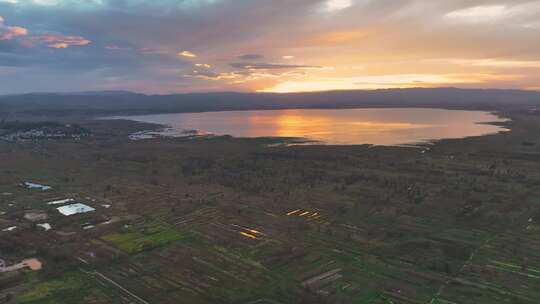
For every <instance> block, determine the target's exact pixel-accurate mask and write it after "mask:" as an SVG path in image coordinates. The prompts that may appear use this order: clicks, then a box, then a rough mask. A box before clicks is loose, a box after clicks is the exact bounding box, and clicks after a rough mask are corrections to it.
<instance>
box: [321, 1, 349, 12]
mask: <svg viewBox="0 0 540 304" xmlns="http://www.w3.org/2000/svg"><path fill="white" fill-rule="evenodd" d="M352 5H353V1H352V0H327V1H326V2H325V3H324V10H326V11H329V12H335V11H340V10H343V9H346V8H348V7H351V6H352Z"/></svg>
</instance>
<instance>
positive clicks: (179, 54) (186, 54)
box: [177, 51, 197, 58]
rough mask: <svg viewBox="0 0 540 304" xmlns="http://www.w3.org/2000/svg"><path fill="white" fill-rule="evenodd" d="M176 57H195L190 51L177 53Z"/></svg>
mask: <svg viewBox="0 0 540 304" xmlns="http://www.w3.org/2000/svg"><path fill="white" fill-rule="evenodd" d="M177 55H178V56H181V57H188V58H194V57H197V55H195V54H194V53H192V52H190V51H180V52H178V54H177Z"/></svg>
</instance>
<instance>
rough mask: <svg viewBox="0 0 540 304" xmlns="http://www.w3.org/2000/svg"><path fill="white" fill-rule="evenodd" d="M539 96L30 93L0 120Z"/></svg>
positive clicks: (471, 102)
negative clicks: (13, 117) (19, 116)
mask: <svg viewBox="0 0 540 304" xmlns="http://www.w3.org/2000/svg"><path fill="white" fill-rule="evenodd" d="M537 106H540V92H536V91H520V90H496V89H458V88H433V89H432V88H413V89H385V90H362V91H359V90H355V91H329V92H314V93H288V94H275V93H235V92H222V93H190V94H172V95H145V94H139V93H133V92H128V91H102V92H80V93H32V94H22V95H4V96H0V117H6V116H9V115H17V114H25V115H41V116H43V115H48V116H69V115H84V116H87V115H90V116H98V115H118V114H147V113H180V112H205V111H224V110H255V109H259V110H260V109H290V108H323V109H327V108H361V107H437V108H460V109H483V110H504V109H510V108H511V109H527V108H531V107H537Z"/></svg>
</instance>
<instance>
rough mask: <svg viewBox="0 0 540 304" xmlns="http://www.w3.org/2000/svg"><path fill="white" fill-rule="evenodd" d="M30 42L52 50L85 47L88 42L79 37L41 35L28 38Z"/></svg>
mask: <svg viewBox="0 0 540 304" xmlns="http://www.w3.org/2000/svg"><path fill="white" fill-rule="evenodd" d="M30 41H32V42H41V43H44V44H46V45H47V47H49V48H53V49H67V48H69V47H71V46H85V45H88V44H90V43H91V41H90V40H88V39H86V38H84V37H80V36H64V35H62V34H43V35H36V36H32V37H30Z"/></svg>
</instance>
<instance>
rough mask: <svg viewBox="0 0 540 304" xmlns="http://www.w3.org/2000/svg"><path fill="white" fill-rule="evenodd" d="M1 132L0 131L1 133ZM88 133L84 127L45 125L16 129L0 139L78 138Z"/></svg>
mask: <svg viewBox="0 0 540 304" xmlns="http://www.w3.org/2000/svg"><path fill="white" fill-rule="evenodd" d="M1 133H2V132H0V134H1ZM89 135H90V132H89V131H88V130H86V129H83V128H79V127H72V126H71V125H65V126H47V127H40V128H36V129H30V130H17V131H15V132H8V133H5V134H2V135H0V140H4V141H8V142H18V141H28V140H38V139H75V140H80V139H81V138H83V137H87V136H89Z"/></svg>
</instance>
